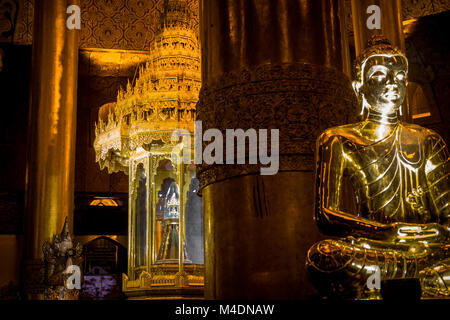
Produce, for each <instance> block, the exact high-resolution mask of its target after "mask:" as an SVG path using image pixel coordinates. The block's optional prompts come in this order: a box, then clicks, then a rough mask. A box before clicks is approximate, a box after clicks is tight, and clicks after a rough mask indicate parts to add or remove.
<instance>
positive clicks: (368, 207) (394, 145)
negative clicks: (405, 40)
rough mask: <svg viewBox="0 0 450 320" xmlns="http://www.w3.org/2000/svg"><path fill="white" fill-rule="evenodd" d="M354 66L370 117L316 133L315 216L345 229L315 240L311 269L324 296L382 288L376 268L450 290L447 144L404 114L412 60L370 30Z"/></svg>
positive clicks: (432, 289) (425, 288)
mask: <svg viewBox="0 0 450 320" xmlns="http://www.w3.org/2000/svg"><path fill="white" fill-rule="evenodd" d="M354 71H355V74H354V82H353V88H354V90H355V92H356V95H357V97H358V98H359V100H360V102H361V106H362V114H363V121H361V122H358V123H354V124H349V125H343V126H339V127H334V128H330V129H327V130H326V131H325V132H324V133H323V134H322V135H321V136H320V137H319V138H318V140H317V149H316V152H317V153H316V159H317V162H316V164H317V167H316V187H315V188H316V212H315V219H316V221H317V224H318V226H319V228H320V229H321V230H322V231H323V232H324V233H325V234H327V235H330V236H335V237H337V238H335V239H329V240H324V241H320V242H319V243H316V244H315V245H313V246H312V247H311V248H310V250H309V252H308V256H307V264H308V270H309V273H310V279H311V280H312V282H313V283H314V285H315V286H316V287H317V288H318V289H319V291H320V292H321V293H322V294H323V295H325V296H340V297H347V298H379V287H378V288H377V287H373V286H371V285H370V283H369V282H370V281H368V280H369V278H370V277H372V276H374V277H379V279H378V280H380V281H383V280H389V279H402V278H416V279H418V280H419V281H420V284H421V288H422V295H423V296H424V297H426V296H428V297H444V296H450V219H449V218H450V207H449V202H450V194H449V191H450V179H449V171H450V170H449V166H450V164H449V161H448V160H449V153H448V149H447V147H446V144H445V142H444V141H443V139H442V138H441V137H440V136H439V135H438V134H437V133H436V132H434V131H432V130H429V129H426V128H423V127H420V126H418V125H414V124H409V123H405V122H402V121H400V120H399V117H398V116H399V114H401V105H402V103H403V100H404V97H405V92H406V84H407V73H408V61H407V59H406V57H405V55H404V54H403V53H401V52H400V51H399V50H398V49H396V48H394V47H393V46H392V45H391V44H390V43H389V41H388V40H386V39H385V38H383V37H381V36H374V37H373V38H371V40H370V41H369V46H368V48H367V49H365V50H364V51H363V52H362V54H361V55H360V56H359V57H358V58H357V60H356V64H355V70H354ZM352 204H353V205H352Z"/></svg>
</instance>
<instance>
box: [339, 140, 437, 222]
mask: <svg viewBox="0 0 450 320" xmlns="http://www.w3.org/2000/svg"><path fill="white" fill-rule="evenodd" d="M402 142H403V143H402ZM406 142H408V141H406ZM409 142H411V141H409ZM346 158H347V161H346V163H347V165H346V168H347V169H348V173H349V175H350V177H351V180H352V182H353V185H354V187H355V189H356V190H357V193H358V195H359V197H358V198H359V201H360V205H362V206H363V208H364V210H363V211H365V212H366V213H367V214H369V215H371V216H372V218H375V219H376V220H379V221H426V220H428V219H429V214H428V213H429V212H428V211H429V210H428V207H429V203H428V200H427V188H426V186H427V182H426V177H425V170H424V168H425V165H424V164H425V156H424V154H423V147H422V146H421V144H420V143H418V141H415V143H405V141H402V140H400V139H388V140H386V141H384V142H380V143H376V144H372V145H369V146H356V147H355V146H354V148H353V150H352V152H348V155H347V157H346Z"/></svg>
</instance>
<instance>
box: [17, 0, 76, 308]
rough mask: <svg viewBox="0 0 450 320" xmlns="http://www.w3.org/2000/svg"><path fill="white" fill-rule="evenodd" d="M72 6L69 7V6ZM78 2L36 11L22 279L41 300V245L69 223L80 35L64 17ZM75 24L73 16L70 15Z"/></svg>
mask: <svg viewBox="0 0 450 320" xmlns="http://www.w3.org/2000/svg"><path fill="white" fill-rule="evenodd" d="M69 2H70V3H69ZM70 5H79V1H73V0H71V1H61V0H46V1H37V2H36V3H35V7H34V29H33V51H32V78H31V79H32V80H31V81H32V83H31V100H30V112H29V139H28V145H29V150H28V151H29V154H28V160H27V161H28V162H27V180H26V188H27V190H26V203H25V206H26V221H25V244H24V259H25V262H24V280H25V288H26V291H27V293H28V296H29V298H32V299H33V298H34V299H36V298H37V299H42V298H43V295H42V285H43V283H42V277H41V276H40V275H39V272H40V270H41V267H42V265H41V259H42V258H43V253H42V245H43V243H44V241H45V240H51V239H52V237H53V235H55V234H59V232H60V231H61V229H62V227H63V225H64V219H65V217H68V222H69V226H70V227H72V222H73V201H74V200H73V197H74V194H73V193H74V168H75V128H76V103H77V99H76V97H77V80H78V37H79V35H78V30H77V29H73V30H69V29H68V26H67V23H66V22H67V20H68V19H69V18H70V17H71V14H70V13H69V14H68V13H67V10H68V7H69V6H70ZM72 14H75V16H72V18H73V19H76V18H79V17H77V16H76V15H77V13H76V12H75V13H73V12H72Z"/></svg>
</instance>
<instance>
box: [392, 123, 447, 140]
mask: <svg viewBox="0 0 450 320" xmlns="http://www.w3.org/2000/svg"><path fill="white" fill-rule="evenodd" d="M400 138H401V140H402V142H405V140H413V141H417V140H419V141H420V142H427V141H430V142H434V143H436V142H441V143H445V142H444V140H443V139H442V137H441V136H440V135H439V134H438V133H437V132H436V131H434V130H432V129H429V128H425V127H422V126H419V125H417V124H413V123H407V122H400Z"/></svg>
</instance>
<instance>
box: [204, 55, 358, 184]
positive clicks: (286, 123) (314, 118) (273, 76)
mask: <svg viewBox="0 0 450 320" xmlns="http://www.w3.org/2000/svg"><path fill="white" fill-rule="evenodd" d="M349 108H350V109H352V110H353V109H354V110H356V100H355V97H354V94H353V93H352V90H351V87H350V82H349V80H348V79H347V78H346V77H345V76H344V74H342V73H340V72H338V71H336V70H334V69H331V68H326V67H323V66H319V65H313V64H308V63H298V64H284V65H269V64H267V65H261V66H258V67H256V68H254V69H251V70H240V71H237V72H232V73H229V74H225V75H223V76H221V77H220V79H219V80H218V81H217V82H215V83H213V84H208V85H205V86H204V87H203V88H202V90H201V93H200V99H199V103H198V105H197V112H198V118H199V119H201V120H202V121H203V130H207V129H208V128H218V129H220V130H222V131H223V132H225V129H229V128H233V129H237V128H241V129H243V130H247V129H249V128H254V129H256V130H257V129H279V130H280V149H279V151H280V170H279V171H299V170H308V171H312V170H313V163H314V160H313V154H314V141H315V137H317V135H318V134H319V132H320V131H321V130H323V129H324V128H326V127H328V126H335V125H339V124H342V123H345V122H346V121H348V120H349V119H348V117H347V115H348V114H349V113H351V112H349ZM205 144H207V143H206V142H205ZM259 172H260V165H226V169H225V165H207V164H202V165H200V166H199V167H198V174H199V179H200V182H201V185H202V188H203V187H205V186H206V185H208V184H210V183H213V182H217V181H220V180H224V179H227V178H231V177H235V176H239V175H246V174H252V173H258V174H259Z"/></svg>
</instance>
